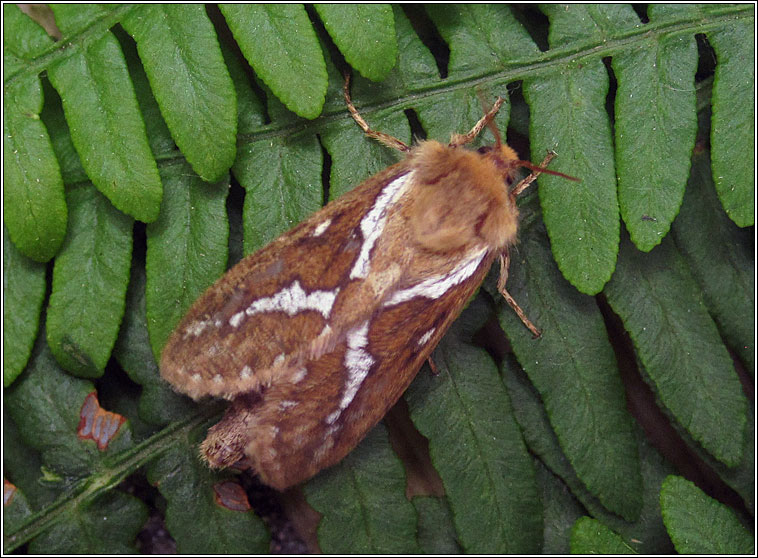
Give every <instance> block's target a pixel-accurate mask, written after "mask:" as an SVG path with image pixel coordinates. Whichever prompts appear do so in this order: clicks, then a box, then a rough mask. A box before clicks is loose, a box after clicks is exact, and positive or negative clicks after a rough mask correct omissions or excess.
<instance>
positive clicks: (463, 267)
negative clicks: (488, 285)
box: [383, 247, 487, 306]
mask: <svg viewBox="0 0 758 558" xmlns="http://www.w3.org/2000/svg"><path fill="white" fill-rule="evenodd" d="M486 254H487V247H484V248H481V249H480V250H478V251H476V252H474V253H473V254H471V255H470V256H469V257H468V258H466V259H465V260H463V261H462V262H461V263H460V264H459V265H458V266H457V267H456V268H455V269H453V271H452V272H450V273H447V274H445V275H435V276H433V277H430V278H429V279H425V280H424V281H421V282H420V283H418V284H416V285H413V286H412V287H408V288H407V289H401V290H399V291H396V292H394V293H393V294H392V296H391V297H390V298H389V299H388V300H386V301H385V302H384V304H383V306H392V305H394V304H400V303H401V302H406V301H408V300H411V299H412V298H416V297H418V296H423V297H424V298H432V299H434V298H439V297H441V296H442V295H443V294H445V293H446V292H447V291H448V290H450V289H451V288H452V287H454V286H455V285H458V284H460V283H462V282H463V281H465V280H466V279H468V278H469V277H471V276H472V275H473V274H474V272H475V271H476V268H477V267H479V264H480V263H482V260H483V259H484V256H485V255H486Z"/></svg>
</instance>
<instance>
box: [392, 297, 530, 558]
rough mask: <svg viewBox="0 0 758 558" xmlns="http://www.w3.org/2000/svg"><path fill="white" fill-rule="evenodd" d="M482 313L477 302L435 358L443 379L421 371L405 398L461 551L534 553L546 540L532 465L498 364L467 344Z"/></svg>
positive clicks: (467, 311) (480, 350) (445, 339)
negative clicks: (424, 442)
mask: <svg viewBox="0 0 758 558" xmlns="http://www.w3.org/2000/svg"><path fill="white" fill-rule="evenodd" d="M484 308H486V307H485V306H484V304H482V303H480V302H478V301H477V300H475V301H474V302H472V304H471V306H469V308H468V309H467V310H466V311H465V312H464V313H463V315H462V317H461V319H459V320H458V321H457V322H456V324H455V325H454V326H453V327H452V328H451V330H450V332H449V333H448V334H447V335H446V336H445V338H444V339H443V341H442V342H441V343H440V345H439V346H438V347H437V349H436V350H435V352H434V353H433V358H434V362H435V363H436V365H437V367H438V368H439V371H440V373H439V375H437V376H432V375H430V374H429V372H428V371H427V370H424V371H422V372H421V373H420V374H419V376H418V377H417V378H416V380H415V381H414V382H413V384H412V385H411V387H410V388H409V389H408V391H407V392H406V399H407V401H408V406H409V407H410V412H411V418H412V419H413V422H414V424H415V425H416V428H418V429H419V431H420V432H421V433H422V434H423V435H424V436H426V437H427V438H428V439H429V451H430V454H431V457H432V463H433V464H434V466H435V469H437V471H438V472H439V474H440V476H441V477H442V482H443V483H444V485H445V493H446V494H447V498H448V502H449V504H450V508H451V510H452V512H453V522H454V524H455V527H456V531H457V532H458V540H459V541H460V544H461V546H462V547H463V548H464V549H465V550H466V551H467V552H472V553H477V554H481V553H486V554H492V553H517V554H518V553H526V554H534V553H536V552H539V550H540V546H541V544H540V542H541V534H542V521H541V516H542V510H541V509H540V504H539V500H538V498H537V486H536V482H535V479H534V467H533V464H532V461H531V459H530V457H529V455H528V454H527V452H526V448H525V446H524V442H523V440H522V438H521V432H520V431H519V429H518V426H517V424H516V422H515V420H514V419H513V417H512V415H511V411H510V403H509V401H508V396H507V394H506V392H505V388H504V386H503V384H502V381H501V380H500V377H499V375H498V373H497V367H496V365H495V363H494V362H492V359H491V358H490V357H489V355H488V354H487V352H486V351H485V350H483V349H480V348H476V347H474V346H472V345H470V344H469V343H470V342H469V340H470V339H471V336H472V335H473V333H474V332H475V331H476V326H477V325H481V316H482V310H483V309H484ZM485 315H486V312H485Z"/></svg>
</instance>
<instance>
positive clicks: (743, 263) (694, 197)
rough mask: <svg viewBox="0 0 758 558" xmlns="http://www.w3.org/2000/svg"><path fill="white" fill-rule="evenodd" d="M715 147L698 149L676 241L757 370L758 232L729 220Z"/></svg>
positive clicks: (727, 335) (729, 336)
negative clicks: (716, 179)
mask: <svg viewBox="0 0 758 558" xmlns="http://www.w3.org/2000/svg"><path fill="white" fill-rule="evenodd" d="M709 162H710V157H709V152H708V150H706V149H698V150H697V151H696V152H695V154H694V155H693V163H692V172H691V174H690V180H689V182H688V184H687V191H686V192H685V195H684V203H683V204H682V210H681V212H680V213H679V216H678V217H677V219H676V221H674V238H675V239H676V245H677V247H678V248H679V250H680V251H681V252H682V255H683V256H684V257H685V259H686V260H687V263H688V264H689V267H690V271H692V274H693V275H694V277H695V279H696V280H697V282H698V284H699V285H700V288H701V289H702V290H703V299H704V300H705V304H706V306H707V308H708V312H709V313H710V314H711V316H713V319H714V320H715V321H716V325H717V326H718V328H719V332H720V333H721V336H722V337H723V338H724V340H725V341H726V343H727V344H728V345H729V346H730V348H732V349H733V350H734V351H735V352H736V353H737V354H738V355H739V356H740V359H741V360H742V362H743V363H744V364H745V365H746V366H747V367H748V369H749V370H750V371H751V372H752V373H753V374H755V314H754V312H753V310H754V308H755V260H754V246H753V233H752V232H750V231H747V230H742V229H739V228H738V227H737V226H736V225H735V224H734V223H732V222H731V221H730V220H729V217H728V216H727V214H726V213H725V212H724V210H723V207H722V206H721V204H720V203H719V200H718V197H717V196H716V191H715V189H714V185H713V178H712V173H711V169H710V165H709Z"/></svg>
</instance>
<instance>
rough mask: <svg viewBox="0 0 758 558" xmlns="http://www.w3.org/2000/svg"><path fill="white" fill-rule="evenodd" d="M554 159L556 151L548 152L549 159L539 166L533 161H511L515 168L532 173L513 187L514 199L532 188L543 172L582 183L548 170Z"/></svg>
mask: <svg viewBox="0 0 758 558" xmlns="http://www.w3.org/2000/svg"><path fill="white" fill-rule="evenodd" d="M553 157H555V152H554V151H550V152H548V154H547V157H545V159H544V160H543V161H542V163H540V165H539V166H537V165H535V164H534V163H532V162H531V161H522V160H517V161H511V164H512V165H513V166H514V167H526V168H527V169H529V170H531V171H532V173H531V174H530V175H529V176H527V177H526V178H525V179H524V180H522V181H521V182H519V183H518V184H516V186H514V187H513V190H511V195H512V196H514V197H516V196H518V195H519V194H520V193H521V192H523V191H524V190H526V189H527V188H528V187H529V186H531V184H532V182H534V181H535V180H537V177H538V176H539V175H540V174H542V173H543V172H544V173H545V174H552V175H554V176H560V177H562V178H567V179H569V180H573V181H574V182H581V180H580V179H578V178H576V177H574V176H569V175H568V174H563V173H562V172H558V171H553V170H549V169H546V168H545V167H546V166H547V165H548V163H550V161H552V159H553Z"/></svg>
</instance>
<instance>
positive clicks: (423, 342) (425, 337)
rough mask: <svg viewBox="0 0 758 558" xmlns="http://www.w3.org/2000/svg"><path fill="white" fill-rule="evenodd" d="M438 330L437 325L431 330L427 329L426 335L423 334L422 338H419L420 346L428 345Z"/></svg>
mask: <svg viewBox="0 0 758 558" xmlns="http://www.w3.org/2000/svg"><path fill="white" fill-rule="evenodd" d="M435 331H437V328H436V327H433V328H432V329H430V330H429V331H427V332H426V333H425V334H424V335H422V336H421V338H420V339H419V340H418V346H419V347H423V346H424V345H426V344H427V343H428V342H429V340H430V339H431V338H432V335H434V332H435Z"/></svg>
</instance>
